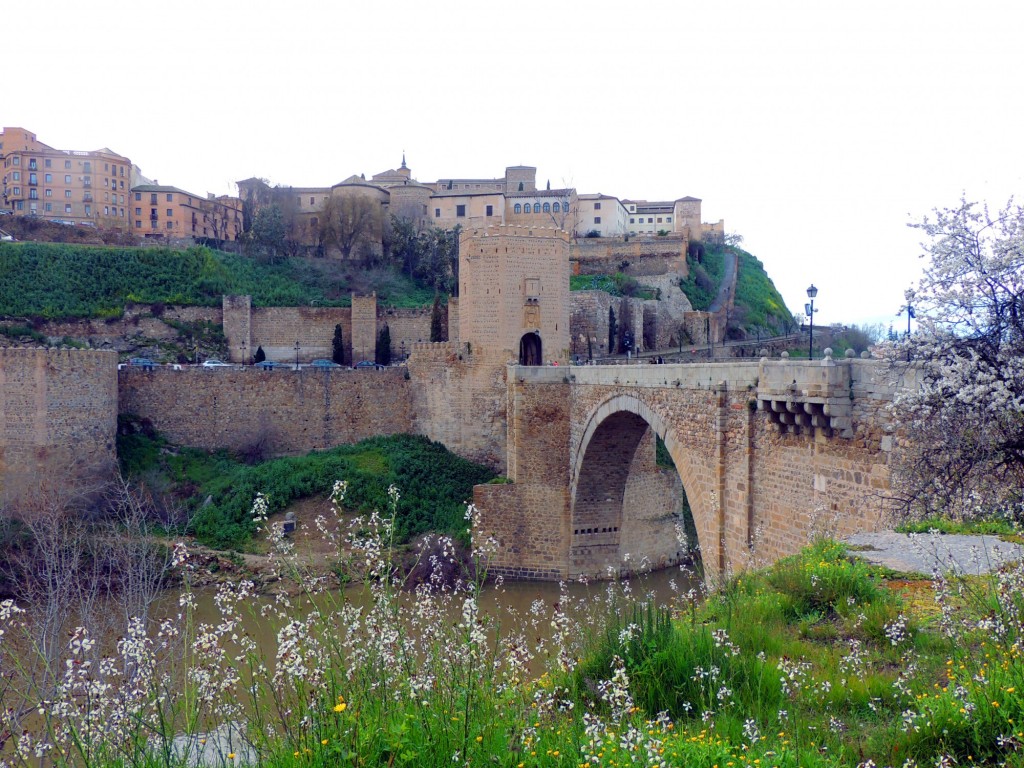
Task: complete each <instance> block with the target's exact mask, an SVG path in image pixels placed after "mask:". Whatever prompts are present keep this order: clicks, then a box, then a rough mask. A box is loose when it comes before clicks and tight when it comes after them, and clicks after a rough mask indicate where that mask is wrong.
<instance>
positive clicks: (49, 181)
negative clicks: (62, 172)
mask: <svg viewBox="0 0 1024 768" xmlns="http://www.w3.org/2000/svg"><path fill="white" fill-rule="evenodd" d="M43 178H44V179H45V180H46V183H47V184H52V183H53V174H52V173H48V174H46V175H45V176H43Z"/></svg>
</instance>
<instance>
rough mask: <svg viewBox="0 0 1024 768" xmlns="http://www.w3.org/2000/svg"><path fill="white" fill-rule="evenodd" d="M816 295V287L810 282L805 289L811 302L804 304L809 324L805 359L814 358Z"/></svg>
mask: <svg viewBox="0 0 1024 768" xmlns="http://www.w3.org/2000/svg"><path fill="white" fill-rule="evenodd" d="M817 295H818V289H816V288H815V287H814V284H813V283H812V284H811V287H810V288H808V289H807V297H808V298H809V299H810V300H811V303H809V304H804V311H805V312H806V313H807V317H808V321H807V322H808V324H809V325H810V341H809V342H808V344H807V359H809V360H813V359H814V313H815V312H816V311H817V309H815V308H814V297H815V296H817Z"/></svg>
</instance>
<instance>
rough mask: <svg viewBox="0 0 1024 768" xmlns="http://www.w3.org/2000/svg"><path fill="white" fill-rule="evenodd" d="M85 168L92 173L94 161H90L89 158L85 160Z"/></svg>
mask: <svg viewBox="0 0 1024 768" xmlns="http://www.w3.org/2000/svg"><path fill="white" fill-rule="evenodd" d="M85 170H86V171H88V172H89V173H92V163H90V162H89V161H88V160H86V161H85Z"/></svg>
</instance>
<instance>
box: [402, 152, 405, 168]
mask: <svg viewBox="0 0 1024 768" xmlns="http://www.w3.org/2000/svg"><path fill="white" fill-rule="evenodd" d="M402 167H403V168H405V150H404V149H403V150H402Z"/></svg>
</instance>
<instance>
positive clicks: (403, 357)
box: [401, 339, 405, 361]
mask: <svg viewBox="0 0 1024 768" xmlns="http://www.w3.org/2000/svg"><path fill="white" fill-rule="evenodd" d="M401 345H402V360H403V361H404V360H405V339H402V341H401Z"/></svg>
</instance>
